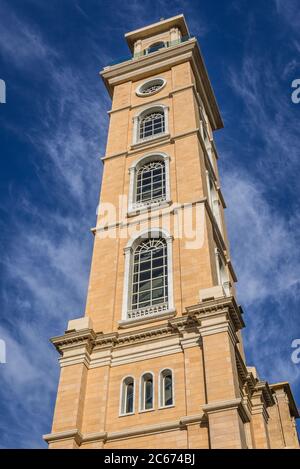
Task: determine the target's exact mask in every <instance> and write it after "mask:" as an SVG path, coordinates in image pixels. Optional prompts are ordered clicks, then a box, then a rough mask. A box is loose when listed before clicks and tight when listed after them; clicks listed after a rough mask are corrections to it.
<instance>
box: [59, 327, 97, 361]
mask: <svg viewBox="0 0 300 469" xmlns="http://www.w3.org/2000/svg"><path fill="white" fill-rule="evenodd" d="M95 339H96V333H95V332H94V331H93V330H92V329H83V330H81V331H74V332H73V331H72V332H66V333H65V334H64V335H62V336H57V337H53V338H52V339H50V340H51V342H52V344H53V345H54V347H55V348H56V350H57V351H58V352H59V353H60V354H61V355H62V353H63V351H64V350H66V349H69V350H70V349H78V348H80V347H82V346H84V347H85V349H86V350H87V351H88V352H89V353H90V352H91V351H92V349H93V346H94V343H95Z"/></svg>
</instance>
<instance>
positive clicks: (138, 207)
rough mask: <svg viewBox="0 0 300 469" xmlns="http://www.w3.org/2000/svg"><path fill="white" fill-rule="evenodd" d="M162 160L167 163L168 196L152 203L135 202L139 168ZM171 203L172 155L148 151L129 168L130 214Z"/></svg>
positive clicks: (166, 182)
mask: <svg viewBox="0 0 300 469" xmlns="http://www.w3.org/2000/svg"><path fill="white" fill-rule="evenodd" d="M156 160H160V161H163V162H164V164H165V178H166V181H165V184H166V197H165V199H164V200H161V201H157V202H156V201H155V200H154V201H153V202H151V203H142V202H141V203H137V202H135V194H136V179H137V172H138V170H139V169H140V168H141V167H142V166H143V165H144V164H147V163H150V162H151V161H156ZM170 203H171V192H170V156H169V155H167V154H166V153H162V152H156V153H147V154H146V155H143V156H141V157H140V158H138V159H137V160H136V161H135V162H134V163H133V164H132V165H131V166H130V168H129V197H128V215H135V214H136V213H137V212H140V211H144V210H148V209H153V208H161V207H162V206H167V205H169V204H170Z"/></svg>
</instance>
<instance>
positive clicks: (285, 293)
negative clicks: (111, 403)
mask: <svg viewBox="0 0 300 469" xmlns="http://www.w3.org/2000/svg"><path fill="white" fill-rule="evenodd" d="M298 6H299V5H298V2H297V0H265V1H264V2H261V1H258V0H256V1H252V2H249V1H246V0H227V1H226V2H225V1H213V0H202V1H195V0H193V1H187V0H181V1H179V0H173V1H172V2H169V1H165V0H158V1H156V0H151V1H149V0H144V1H143V2H141V1H136V0H133V1H131V2H124V1H119V0H117V1H115V0H113V1H101V0H52V1H51V2H45V1H42V0H9V1H8V0H7V1H6V0H0V18H1V20H0V78H1V79H4V80H5V82H6V86H7V103H6V104H0V151H1V172H0V214H1V217H0V224H1V226H0V241H1V263H0V269H1V286H0V298H1V309H0V311H1V312H0V314H1V322H0V338H2V339H4V340H5V341H6V344H7V363H6V364H5V365H3V364H2V365H1V364H0V380H1V385H0V415H1V419H0V448H12V447H19V448H39V447H45V445H44V443H43V441H42V439H41V435H42V434H43V433H48V432H49V431H50V425H51V419H52V414H53V407H54V400H55V393H56V388H57V382H58V373H59V367H58V364H57V353H56V352H55V350H54V349H53V347H52V346H51V345H50V343H49V341H48V339H49V337H51V336H54V335H59V334H61V333H63V331H64V330H65V328H66V323H67V321H68V320H69V319H71V318H74V317H79V316H82V315H83V312H84V304H85V297H86V288H87V280H88V274H89V267H90V260H91V251H92V243H93V238H92V235H91V233H90V231H89V230H90V227H92V226H94V224H95V211H96V206H97V202H98V195H99V189H100V181H101V175H102V167H101V163H100V161H99V156H101V155H103V154H104V149H105V143H106V132H107V125H108V116H107V114H106V111H107V110H108V109H109V108H110V100H109V98H108V96H107V93H106V90H105V88H104V85H103V84H102V82H101V79H100V78H99V76H98V72H99V70H100V69H101V68H102V67H103V66H106V65H109V64H110V63H112V62H113V61H115V60H116V59H118V58H122V57H124V58H126V57H128V56H129V50H128V48H127V45H126V43H125V41H124V38H123V35H124V33H125V32H127V31H130V30H132V29H136V28H138V27H141V26H144V25H147V24H149V23H151V22H155V21H158V20H159V19H160V18H161V17H165V18H167V17H169V16H173V15H175V14H179V13H184V14H185V16H186V20H187V22H188V24H189V28H190V31H191V33H192V35H195V36H197V38H198V40H199V43H200V46H201V49H202V52H203V54H204V57H205V61H206V65H207V68H208V72H209V75H210V78H211V82H212V85H213V88H214V91H215V94H216V96H217V100H218V103H219V106H220V109H221V113H222V116H223V119H224V122H225V129H224V130H221V131H219V132H217V133H216V134H215V139H216V143H217V146H218V149H219V153H220V161H219V163H220V173H221V182H222V187H223V192H224V194H225V199H226V202H227V205H228V209H227V210H226V218H227V223H228V228H229V236H230V242H231V251H232V259H233V263H234V266H235V270H236V272H237V275H238V279H239V282H238V298H239V301H240V303H241V304H242V306H243V308H244V311H245V321H246V325H247V328H246V329H245V332H244V337H245V346H246V352H247V359H248V360H247V361H248V364H249V365H251V364H255V365H256V366H257V368H258V370H259V373H260V375H261V377H262V378H264V379H267V380H269V381H270V382H272V381H281V380H289V381H290V382H291V384H292V388H293V391H294V393H295V396H296V398H297V400H298V403H300V364H298V365H297V364H293V363H292V361H291V359H290V355H291V352H292V349H291V342H292V340H293V339H295V338H300V323H299V307H300V295H299V293H300V287H299V274H300V262H299V261H300V253H299V241H300V239H299V238H300V229H299V218H300V217H299V195H300V185H299V182H298V181H299V171H300V158H299V152H300V132H299V117H300V104H298V105H296V104H293V103H292V101H291V91H292V90H291V82H292V81H293V80H294V79H296V78H300V10H299V8H298Z"/></svg>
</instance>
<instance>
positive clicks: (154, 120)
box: [139, 111, 165, 140]
mask: <svg viewBox="0 0 300 469" xmlns="http://www.w3.org/2000/svg"><path fill="white" fill-rule="evenodd" d="M164 131H165V113H164V112H163V111H154V112H149V113H148V114H145V115H144V116H143V117H142V118H141V121H140V128H139V139H140V140H145V139H146V138H151V137H155V136H157V135H160V134H163V133H164Z"/></svg>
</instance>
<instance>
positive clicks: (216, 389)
mask: <svg viewBox="0 0 300 469" xmlns="http://www.w3.org/2000/svg"><path fill="white" fill-rule="evenodd" d="M187 35H188V28H187V25H186V23H185V20H184V17H183V16H182V15H179V16H177V17H174V18H171V19H169V20H164V21H161V22H159V23H156V24H153V25H150V26H148V27H146V28H143V29H141V30H137V31H133V32H131V33H128V34H127V35H126V39H127V41H128V44H129V47H130V48H131V50H132V53H133V59H130V60H128V61H126V62H123V63H120V64H117V65H114V66H111V67H105V68H104V70H103V71H102V72H101V76H102V78H103V80H104V83H105V85H106V87H107V89H108V92H109V93H110V95H111V96H112V108H111V111H110V112H109V117H110V124H109V133H108V140H107V147H106V153H105V155H104V157H103V163H104V175H103V180H102V189H101V200H100V212H99V216H98V221H97V225H96V227H95V228H94V229H93V233H94V236H95V242H94V252H93V258H92V265H91V274H90V280H89V287H88V297H87V304H86V312H85V317H84V318H80V319H77V320H73V321H70V322H69V324H68V328H67V330H66V332H65V334H64V335H62V336H60V337H55V338H53V339H52V342H53V344H54V345H55V347H56V348H57V350H58V352H59V353H60V355H61V358H60V365H61V375H60V382H59V388H58V394H57V400H56V406H55V413H54V419H53V426H52V431H51V434H49V435H45V436H44V439H45V440H46V441H47V442H48V443H49V447H50V448H80V449H85V448H99V449H100V448H107V449H110V448H182V449H187V448H190V449H191V448H212V449H214V448H237V449H238V448H298V447H299V442H298V437H297V433H296V427H295V418H297V417H298V411H297V407H296V405H295V402H294V399H293V396H292V393H291V390H290V387H289V384H288V383H286V382H285V383H278V384H274V385H269V384H268V383H267V382H265V381H261V379H260V378H259V377H258V376H257V374H256V371H255V369H254V368H249V367H247V366H246V364H245V358H244V351H243V343H242V337H241V329H242V328H243V327H244V322H243V313H242V309H241V307H240V306H239V305H238V304H237V300H236V296H235V289H234V283H235V282H236V276H235V273H234V269H233V266H232V264H231V261H230V254H229V246H228V240H227V235H226V227H225V224H224V214H223V211H224V208H225V202H224V198H223V195H222V191H221V188H220V181H219V175H218V168H217V160H218V153H217V150H216V147H215V144H214V140H213V132H214V131H216V130H218V129H220V128H221V127H222V126H223V124H222V119H221V116H220V113H219V110H218V106H217V103H216V100H215V97H214V94H213V91H212V88H211V85H210V82H209V78H208V75H207V72H206V69H205V66H204V62H203V58H202V55H201V52H200V49H199V46H198V44H197V41H196V40H195V39H194V38H192V37H190V38H187ZM162 42H163V43H164V47H160V46H159V47H158V48H157V49H156V50H155V47H152V48H151V46H152V45H153V44H158V43H160V44H161V43H162ZM157 78H159V79H160V80H161V83H163V86H162V87H161V89H160V88H159V87H158V89H156V90H155V91H154V92H153V93H149V95H148V94H146V95H145V96H140V95H139V94H137V89H140V88H139V87H140V86H143V85H144V83H147V81H151V80H152V79H157ZM155 83H156V82H155ZM151 108H153V109H154V110H157V109H163V112H164V119H165V121H164V122H165V129H164V132H161V133H160V134H159V135H154V136H153V138H145V139H140V138H139V135H138V125H140V124H139V116H140V115H142V113H143V112H144V111H147V112H148V110H151ZM156 154H159V155H164V158H165V159H166V161H168V178H169V181H168V183H169V199H168V200H165V201H164V203H160V204H158V206H157V207H155V208H154V209H153V210H147V208H145V207H140V208H138V209H136V210H135V211H134V212H132V213H131V212H130V211H129V210H128V205H127V202H125V205H124V203H123V200H124V197H125V199H126V198H127V197H130V192H131V191H132V190H133V188H132V183H131V181H132V177H133V176H131V173H132V171H134V168H135V165H136V164H137V162H138V161H140V159H141V158H143V157H144V156H145V155H146V156H147V155H150V156H151V155H156ZM209 181H211V183H210V182H209ZM120 196H123V199H122V197H121V198H120ZM107 204H111V205H112V206H113V207H114V208H115V210H116V217H115V219H109V220H106V219H105V217H104V218H103V213H102V212H101V207H106V205H107ZM186 211H188V215H189V217H191V219H192V220H193V221H194V228H195V227H196V228H197V229H199V233H200V238H199V239H198V240H197V242H194V243H193V241H195V240H192V239H189V233H186V232H185V230H184V229H183V230H182V219H183V217H184V214H185V213H186ZM197 217H198V218H197ZM149 226H150V228H149ZM147 230H148V232H149V233H150V234H151V233H152V232H153V230H156V231H159V230H162V232H163V233H168V235H166V239H167V243H168V253H169V254H168V255H169V258H168V259H169V262H170V259H171V258H172V262H171V265H168V268H169V269H171V271H170V272H169V273H168V275H169V282H171V283H172V285H171V283H170V285H169V290H168V295H169V300H168V301H169V304H168V307H166V308H165V309H164V310H162V311H159V310H158V311H150V313H149V311H142V312H141V313H139V314H140V316H133V317H129V316H127V309H128V308H127V306H128V304H129V303H128V301H129V300H130V299H128V298H127V295H130V288H129V280H130V279H129V276H128V269H129V268H128V265H129V264H128V265H127V264H126V262H127V260H126V259H129V257H130V252H131V250H132V247H131V239H134V238H136V237H138V235H139V233H141V232H147ZM180 230H181V231H183V232H182V233H180ZM128 262H129V261H128ZM220 266H221V267H220ZM170 279H171V280H170ZM170 296H172V298H170ZM171 303H172V307H171V306H170V305H171ZM164 369H168V370H172V377H173V382H172V386H173V397H172V405H168V406H164V405H162V404H161V392H162V391H161V372H162V370H164ZM144 373H152V377H153V378H152V379H153V405H152V408H151V409H147V410H143V409H142V406H141V401H142V399H143V396H142V391H141V389H142V387H141V385H140V381H141V377H142V376H143V374H144ZM128 376H130V377H131V378H132V379H133V380H134V398H133V411H132V412H128V413H127V414H126V413H125V414H124V412H123V413H122V411H121V406H122V403H121V401H122V383H123V380H124V378H126V377H128Z"/></svg>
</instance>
